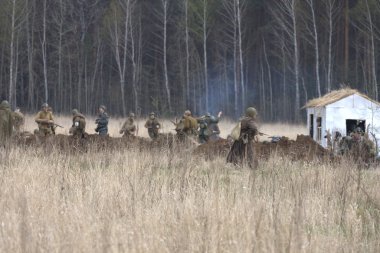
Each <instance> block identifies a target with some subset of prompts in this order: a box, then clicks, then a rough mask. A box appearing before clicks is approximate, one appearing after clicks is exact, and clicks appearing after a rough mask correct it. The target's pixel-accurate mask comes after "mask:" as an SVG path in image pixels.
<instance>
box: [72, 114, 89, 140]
mask: <svg viewBox="0 0 380 253" xmlns="http://www.w3.org/2000/svg"><path fill="white" fill-rule="evenodd" d="M72 114H73V125H72V126H71V128H70V130H69V133H70V134H72V135H73V136H74V137H79V138H83V137H84V135H85V130H86V118H85V116H84V115H83V114H81V113H80V112H79V111H78V109H73V110H72Z"/></svg>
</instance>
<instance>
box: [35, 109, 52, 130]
mask: <svg viewBox="0 0 380 253" xmlns="http://www.w3.org/2000/svg"><path fill="white" fill-rule="evenodd" d="M35 121H36V123H37V124H38V132H37V133H38V134H39V135H41V136H49V135H52V134H54V132H53V127H54V118H53V114H52V113H51V112H50V111H49V105H48V104H47V103H44V104H42V110H41V111H40V112H38V113H37V116H36V117H35Z"/></svg>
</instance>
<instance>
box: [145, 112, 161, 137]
mask: <svg viewBox="0 0 380 253" xmlns="http://www.w3.org/2000/svg"><path fill="white" fill-rule="evenodd" d="M145 128H147V129H148V134H149V137H150V138H152V139H156V138H157V137H158V131H159V129H160V128H161V124H160V122H158V120H157V118H156V117H155V115H154V113H151V114H150V117H149V119H148V120H147V121H146V123H145Z"/></svg>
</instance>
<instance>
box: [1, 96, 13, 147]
mask: <svg viewBox="0 0 380 253" xmlns="http://www.w3.org/2000/svg"><path fill="white" fill-rule="evenodd" d="M12 131H13V115H12V111H11V109H10V106H9V104H8V102H4V101H3V102H2V103H1V104H0V143H1V144H3V143H4V142H6V141H7V140H8V139H9V138H10V137H11V135H12Z"/></svg>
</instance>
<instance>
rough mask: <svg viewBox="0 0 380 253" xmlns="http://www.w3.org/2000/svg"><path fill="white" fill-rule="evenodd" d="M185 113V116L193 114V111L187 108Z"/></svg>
mask: <svg viewBox="0 0 380 253" xmlns="http://www.w3.org/2000/svg"><path fill="white" fill-rule="evenodd" d="M183 115H185V116H191V111H190V110H186V111H185V113H184V114H183Z"/></svg>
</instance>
